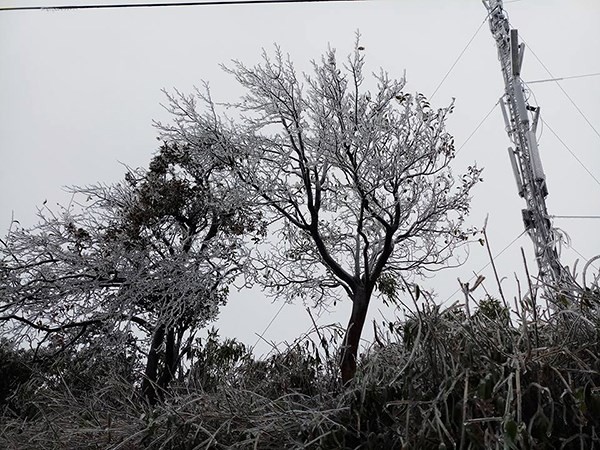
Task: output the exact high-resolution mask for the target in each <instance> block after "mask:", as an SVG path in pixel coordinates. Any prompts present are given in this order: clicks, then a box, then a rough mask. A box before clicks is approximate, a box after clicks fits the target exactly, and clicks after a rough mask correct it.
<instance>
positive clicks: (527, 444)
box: [0, 292, 600, 450]
mask: <svg viewBox="0 0 600 450" xmlns="http://www.w3.org/2000/svg"><path fill="white" fill-rule="evenodd" d="M586 295H587V297H586V298H587V299H588V302H586V304H587V306H578V307H577V308H572V309H560V310H546V311H541V310H540V309H539V308H538V307H534V306H533V304H532V303H531V302H530V301H529V302H528V301H520V302H516V304H515V305H514V307H513V309H512V311H509V308H508V307H507V306H506V305H504V304H503V302H501V301H498V300H495V299H491V298H487V299H485V300H483V301H481V302H480V303H479V305H478V307H477V308H476V310H475V311H474V312H473V313H472V314H471V313H470V312H469V310H468V309H465V308H464V307H463V306H462V305H459V304H454V305H451V306H449V307H441V306H439V305H435V304H434V303H433V302H431V301H428V300H427V299H422V300H421V301H420V303H419V302H417V303H416V305H415V307H414V308H412V310H413V312H407V313H406V315H405V319H404V320H402V321H396V322H390V323H386V324H384V325H385V328H384V327H381V328H379V329H378V333H377V339H376V343H375V344H374V345H373V346H372V347H371V348H370V349H368V351H366V352H365V353H364V354H363V355H362V358H361V361H360V367H359V370H358V372H357V376H356V377H355V379H354V380H353V382H352V383H351V384H350V385H348V386H342V385H341V384H340V382H339V380H338V370H337V358H338V355H337V354H336V353H335V351H334V350H333V349H334V348H337V346H338V344H339V342H336V341H339V340H340V337H339V336H340V334H339V332H338V331H337V330H335V329H320V330H319V332H318V334H317V335H318V338H317V339H315V341H316V342H315V341H313V340H311V339H310V338H308V337H307V338H304V339H300V340H299V341H298V342H296V343H294V344H292V345H289V346H288V348H287V349H285V350H284V351H281V352H275V353H273V354H271V355H269V356H268V357H265V358H262V359H260V360H257V359H255V358H254V357H253V356H252V355H251V353H250V352H249V351H248V349H246V348H245V347H244V346H243V345H242V344H240V343H238V342H235V341H232V340H225V341H221V340H218V339H217V338H216V335H215V334H211V335H210V336H209V338H208V339H207V340H205V342H204V343H203V345H202V346H201V347H199V348H198V349H197V350H196V353H195V359H194V363H193V366H192V367H191V369H190V370H189V371H188V373H187V374H185V376H182V377H180V379H179V380H178V381H177V382H176V383H175V384H174V385H173V387H172V389H171V391H170V392H169V393H168V394H167V395H166V397H165V398H164V401H162V402H161V403H159V404H158V405H157V406H155V407H150V406H149V405H148V404H147V403H145V402H144V401H143V400H142V398H141V397H140V395H139V389H138V387H137V386H135V385H134V384H132V382H131V381H130V379H129V378H127V377H126V376H124V375H123V374H121V373H116V372H113V373H112V375H111V374H110V371H107V370H104V371H103V372H102V373H103V375H102V376H99V377H98V378H97V379H95V380H94V379H93V377H92V378H90V377H89V376H88V375H86V377H87V378H85V384H84V385H83V387H82V386H81V385H80V386H78V388H77V389H72V388H71V386H70V385H72V383H73V381H72V380H73V379H74V378H73V374H72V373H70V372H69V365H72V362H70V363H69V364H67V365H63V366H60V368H59V369H57V368H56V367H54V368H49V367H44V368H43V370H37V371H36V370H35V365H34V364H33V363H32V362H31V361H30V360H28V359H27V358H25V357H24V356H23V355H21V356H19V354H18V352H17V353H15V352H14V351H13V353H11V352H10V349H9V348H7V347H6V346H5V347H2V348H3V350H2V351H3V352H4V354H5V359H4V361H5V363H4V364H3V365H2V366H1V367H2V372H3V374H2V377H1V378H2V379H3V380H8V379H9V378H10V377H9V375H10V376H12V378H10V380H12V381H11V383H12V384H11V385H10V386H8V384H7V383H8V381H7V382H6V383H5V384H6V386H4V385H3V389H4V390H5V391H6V392H8V390H9V389H12V390H11V391H10V395H8V394H6V392H4V394H5V395H4V397H3V399H2V402H3V408H4V410H3V413H2V417H1V432H0V448H6V449H26V448H31V449H38V448H39V449H82V450H83V449H90V450H91V449H113V450H117V449H122V450H137V449H156V450H167V449H173V450H175V449H189V450H192V449H225V448H232V449H273V450H275V449H286V448H307V449H319V448H322V449H444V448H456V449H494V448H498V449H521V448H523V449H555V448H557V449H561V448H562V449H592V448H600V436H599V433H600V317H599V315H598V308H597V305H598V303H599V302H598V300H599V298H598V295H597V293H591V294H590V293H589V292H588V293H586ZM590 299H591V301H589V300H590ZM594 305H595V306H594ZM6 355H12V356H11V358H12V359H10V358H8V359H7V357H6ZM19 357H21V359H20V360H19ZM19 377H20V378H19ZM68 380H70V381H68Z"/></svg>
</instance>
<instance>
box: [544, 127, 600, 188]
mask: <svg viewBox="0 0 600 450" xmlns="http://www.w3.org/2000/svg"><path fill="white" fill-rule="evenodd" d="M542 123H543V124H544V125H545V126H547V127H548V129H549V130H550V132H551V133H552V134H553V135H554V136H555V137H556V139H558V141H559V142H560V143H561V144H562V145H563V147H565V148H566V149H567V151H568V152H569V153H570V154H571V156H573V158H575V160H576V161H577V162H578V163H579V165H580V166H581V167H583V170H585V171H586V172H587V173H588V174H589V175H590V177H592V178H593V179H594V181H595V182H596V183H598V186H600V180H598V178H596V176H595V175H594V174H593V173H592V172H590V169H588V168H587V167H586V166H585V164H583V162H582V161H581V160H580V159H579V158H578V157H577V155H576V154H575V153H574V152H573V150H571V149H570V148H569V146H568V145H567V144H566V143H565V141H563V140H562V139H561V138H560V136H559V135H558V134H556V131H554V130H553V129H552V127H551V126H550V125H548V122H546V121H545V120H544V119H542Z"/></svg>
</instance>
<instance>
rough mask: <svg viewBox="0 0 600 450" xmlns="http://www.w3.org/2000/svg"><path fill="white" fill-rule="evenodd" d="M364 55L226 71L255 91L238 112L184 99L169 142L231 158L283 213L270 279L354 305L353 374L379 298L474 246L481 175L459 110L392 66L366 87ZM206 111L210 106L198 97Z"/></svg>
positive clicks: (349, 340)
mask: <svg viewBox="0 0 600 450" xmlns="http://www.w3.org/2000/svg"><path fill="white" fill-rule="evenodd" d="M363 52H364V49H363V48H362V47H360V46H359V45H358V43H357V46H356V50H355V52H354V53H353V54H352V55H351V56H350V57H348V59H347V61H346V62H345V64H343V65H340V64H339V63H338V61H337V59H336V54H335V52H334V50H329V51H327V52H326V54H325V55H324V56H323V57H322V59H321V60H320V61H318V62H313V73H312V74H311V75H304V76H298V74H297V73H296V71H295V69H294V66H293V64H292V62H291V61H290V59H289V57H286V56H284V55H283V54H282V53H281V51H280V50H279V49H277V50H276V52H275V54H274V56H272V57H271V56H269V55H267V54H266V53H265V54H263V60H262V63H260V64H258V65H256V66H254V67H248V66H246V65H244V64H242V63H240V62H234V63H233V66H232V67H229V68H226V69H225V70H226V71H227V72H228V73H230V74H232V75H233V76H234V77H235V78H236V79H237V81H238V82H239V83H240V84H241V85H242V86H243V87H244V88H245V89H246V91H247V93H246V95H245V96H244V97H243V98H242V99H241V101H240V102H239V103H236V104H229V105H227V106H228V107H229V108H234V111H235V112H236V113H239V118H237V119H228V118H226V117H224V116H222V115H219V114H218V112H217V107H218V105H216V104H215V103H214V102H213V101H212V99H211V97H210V94H208V93H206V94H204V93H202V92H200V91H196V94H195V95H192V96H186V95H182V94H179V93H178V94H177V95H171V96H169V98H170V111H171V112H172V113H173V115H174V122H173V124H171V125H166V124H159V126H160V127H161V128H162V130H163V135H162V137H163V139H166V140H169V141H174V142H179V143H182V144H184V145H187V146H189V148H190V149H191V150H195V152H196V153H197V154H210V155H213V157H216V158H218V159H219V160H221V161H223V162H224V163H226V164H228V165H229V167H230V168H231V170H232V172H233V173H235V175H236V176H237V177H238V179H239V180H240V181H241V182H242V184H243V185H244V186H245V189H247V190H248V191H250V192H252V193H253V194H255V195H257V196H258V197H260V198H261V199H262V202H263V203H264V204H265V205H266V206H267V207H268V209H269V211H270V214H271V215H270V223H272V226H271V228H270V229H271V230H272V231H273V233H274V240H275V242H273V249H272V251H270V252H265V253H263V254H262V255H261V257H260V261H261V263H262V265H263V269H264V272H263V275H264V283H265V284H266V285H268V286H270V287H272V288H274V290H275V292H276V293H278V295H281V296H282V297H283V298H285V299H286V300H287V299H289V298H293V297H295V296H301V297H304V298H305V299H312V300H314V301H315V302H316V303H324V302H331V301H336V300H338V299H339V298H342V297H344V294H345V296H347V298H348V299H349V300H350V301H351V302H352V313H351V317H350V320H349V322H348V326H347V330H346V336H345V340H344V345H343V348H342V351H341V360H340V368H341V375H342V379H343V381H344V382H346V381H348V380H350V379H351V378H352V377H353V376H354V373H355V370H356V357H357V352H358V347H359V340H360V336H361V333H362V330H363V325H364V322H365V317H366V315H367V310H368V307H369V304H370V302H371V299H372V297H373V295H374V293H375V292H376V290H379V291H380V292H381V293H383V294H384V295H385V294H386V295H388V296H391V297H393V296H394V295H395V294H396V291H397V289H396V287H397V285H398V284H399V283H398V281H397V280H399V279H400V277H402V276H403V274H409V273H412V274H414V273H422V272H423V271H426V270H429V269H439V268H440V267H442V266H443V265H444V264H445V263H447V262H448V260H449V259H450V258H451V257H452V256H453V251H454V250H455V248H456V246H457V245H458V244H459V243H460V242H461V241H463V240H464V239H465V234H464V230H463V228H462V227H463V220H464V218H465V215H466V214H467V213H468V210H469V200H470V197H469V195H470V194H469V192H470V190H471V188H472V187H473V185H474V184H475V183H476V182H477V181H478V180H479V174H480V171H479V170H478V169H477V168H475V167H470V168H469V169H468V171H467V173H466V174H464V175H462V176H460V177H459V178H458V179H457V178H455V177H454V176H453V175H452V173H451V171H450V167H449V165H450V162H451V161H452V159H453V157H454V152H455V149H454V145H453V138H452V136H451V135H450V134H449V133H448V132H447V131H446V129H445V121H446V119H447V117H448V115H449V114H450V113H451V111H452V105H450V106H449V107H446V108H441V109H433V108H432V107H431V106H430V104H429V102H428V101H427V99H426V98H425V97H424V96H423V95H422V94H416V95H412V94H409V93H406V92H405V91H404V85H405V81H404V80H401V81H396V80H393V79H391V78H389V77H388V75H387V74H386V73H385V72H383V71H381V72H380V73H379V75H375V76H374V85H373V88H374V89H372V92H371V91H369V90H368V89H366V88H365V84H366V83H367V81H366V80H365V78H364V57H363ZM198 98H199V99H200V100H201V102H202V103H203V105H204V106H205V107H206V110H205V111H199V110H198V107H197V99H198Z"/></svg>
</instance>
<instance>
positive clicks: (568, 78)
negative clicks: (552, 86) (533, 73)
mask: <svg viewBox="0 0 600 450" xmlns="http://www.w3.org/2000/svg"><path fill="white" fill-rule="evenodd" d="M599 75H600V72H595V73H586V74H584V75H573V76H570V77H558V78H546V79H544V80H534V81H528V82H527V84H535V83H547V82H549V81H561V80H573V79H575V78H586V77H597V76H599Z"/></svg>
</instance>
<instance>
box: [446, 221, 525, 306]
mask: <svg viewBox="0 0 600 450" xmlns="http://www.w3.org/2000/svg"><path fill="white" fill-rule="evenodd" d="M526 232H527V230H524V231H521V234H519V235H518V236H517V237H516V238H514V239H513V240H512V241H510V243H509V244H508V245H507V246H506V247H504V248H503V249H502V250H500V252H499V253H498V254H497V255H496V256H494V257H492V259H491V261H489V262H488V263H487V264H486V265H485V266H483V267H482V268H481V269H479V270H478V271H477V272H475V275H473V276H472V277H471V278H469V280H468V282H469V281H472V280H473V279H474V278H475V277H476V276H477V275H479V274H480V273H481V272H482V271H484V270H485V269H487V268H488V267H489V266H491V265H492V262H496V260H497V259H498V258H499V257H500V256H501V255H502V253H504V252H505V251H506V250H508V249H509V248H510V247H511V246H512V245H513V244H514V243H515V242H517V241H518V240H519V238H520V237H521V236H523V235H524V234H525V233H526ZM461 290H462V288H458V289H457V290H456V291H454V292H453V293H452V294H450V295H449V296H448V298H447V299H446V300H444V301H443V302H442V304H444V303H446V302H447V301H448V300H450V299H451V298H452V297H454V296H455V295H456V294H458V293H459V292H460V291H461Z"/></svg>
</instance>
